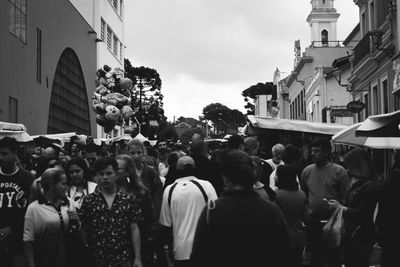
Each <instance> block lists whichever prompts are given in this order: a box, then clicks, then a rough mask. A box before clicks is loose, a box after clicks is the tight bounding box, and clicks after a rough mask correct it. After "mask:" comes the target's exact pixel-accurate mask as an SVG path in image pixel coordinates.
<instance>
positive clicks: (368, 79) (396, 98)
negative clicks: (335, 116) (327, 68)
mask: <svg viewBox="0 0 400 267" xmlns="http://www.w3.org/2000/svg"><path fill="white" fill-rule="evenodd" d="M399 2H400V1H395V0H363V1H361V0H354V3H355V4H356V5H357V6H358V7H359V17H360V34H361V40H360V42H359V44H358V45H357V46H356V47H355V48H354V51H353V54H352V57H351V59H350V63H351V74H350V77H349V78H348V81H349V82H350V84H351V93H352V96H353V99H354V100H355V101H360V102H363V103H364V104H365V108H364V109H363V110H362V111H360V112H359V113H356V114H355V115H354V122H360V121H363V120H365V119H366V118H367V117H368V116H370V115H376V114H382V113H388V112H392V111H395V110H399V109H400V90H399V89H400V84H399V82H398V81H399V79H398V78H397V77H398V76H399V72H400V69H399V66H400V58H399V52H398V48H399V38H398V36H399V26H398V23H399V22H398V17H399V11H398V10H397V8H396V6H398V4H399Z"/></svg>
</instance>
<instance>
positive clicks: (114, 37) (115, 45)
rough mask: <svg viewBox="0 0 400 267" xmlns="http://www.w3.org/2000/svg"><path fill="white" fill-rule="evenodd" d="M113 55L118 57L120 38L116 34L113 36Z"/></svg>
mask: <svg viewBox="0 0 400 267" xmlns="http://www.w3.org/2000/svg"><path fill="white" fill-rule="evenodd" d="M113 53H114V55H115V56H118V38H117V36H116V35H115V34H114V35H113Z"/></svg>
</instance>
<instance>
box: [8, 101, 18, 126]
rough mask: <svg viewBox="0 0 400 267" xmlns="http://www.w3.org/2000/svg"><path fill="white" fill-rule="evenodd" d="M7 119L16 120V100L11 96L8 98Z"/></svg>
mask: <svg viewBox="0 0 400 267" xmlns="http://www.w3.org/2000/svg"><path fill="white" fill-rule="evenodd" d="M8 120H9V122H14V123H15V122H18V100H17V99H16V98H14V97H11V96H10V97H9V98H8Z"/></svg>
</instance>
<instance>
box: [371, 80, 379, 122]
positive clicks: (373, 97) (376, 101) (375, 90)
mask: <svg viewBox="0 0 400 267" xmlns="http://www.w3.org/2000/svg"><path fill="white" fill-rule="evenodd" d="M371 104H372V110H371V115H376V114H378V113H379V96H378V85H377V84H374V86H373V87H372V95H371Z"/></svg>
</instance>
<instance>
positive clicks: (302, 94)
mask: <svg viewBox="0 0 400 267" xmlns="http://www.w3.org/2000/svg"><path fill="white" fill-rule="evenodd" d="M300 112H301V117H302V118H304V117H305V116H304V90H303V91H301V93H300Z"/></svg>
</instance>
